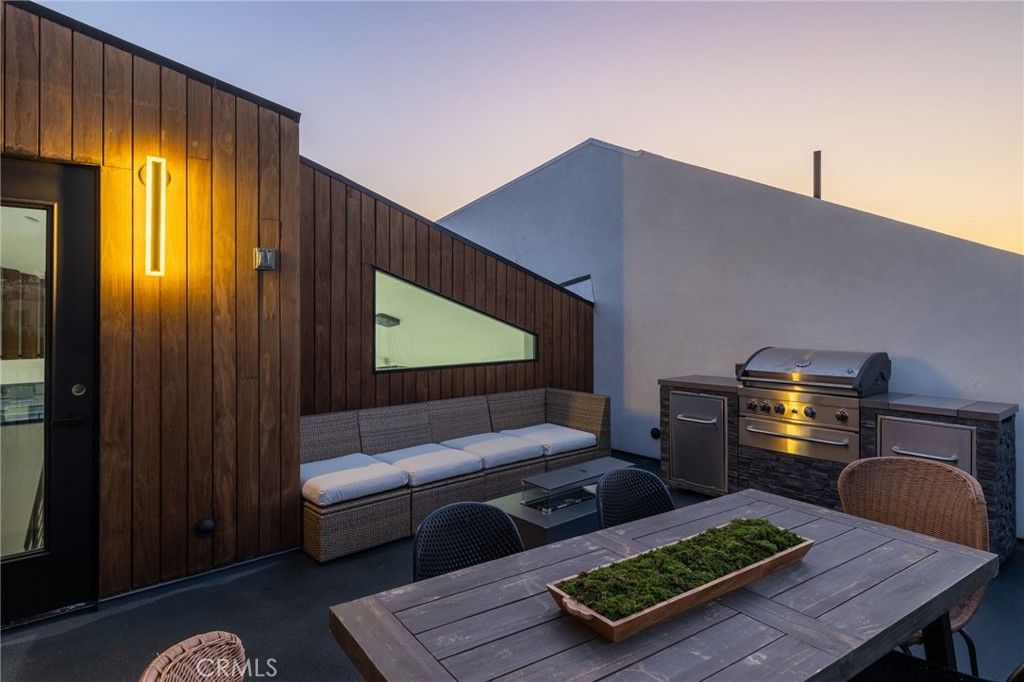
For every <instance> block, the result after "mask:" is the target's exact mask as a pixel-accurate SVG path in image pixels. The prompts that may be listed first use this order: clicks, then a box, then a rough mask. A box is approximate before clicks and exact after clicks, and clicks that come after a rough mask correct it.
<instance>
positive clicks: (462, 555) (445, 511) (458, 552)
mask: <svg viewBox="0 0 1024 682" xmlns="http://www.w3.org/2000/svg"><path fill="white" fill-rule="evenodd" d="M522 551H523V539H522V538H521V537H520V536H519V529H518V528H516V524H515V522H514V521H513V520H512V517H510V516H509V515H508V514H506V513H505V512H503V511H502V510H500V509H498V508H497V507H492V506H491V505H489V504H482V503H480V502H455V503H454V504H448V505H445V506H443V507H441V508H440V509H435V510H434V511H432V512H431V513H430V514H429V515H428V516H427V518H425V519H423V523H421V524H420V527H419V528H418V529H417V530H416V539H415V541H414V542H413V548H412V579H413V580H426V579H427V578H433V577H434V576H438V575H443V574H445V573H450V572H451V571H457V570H459V569H460V568H468V567H469V566H475V565H477V564H482V563H483V562H485V561H491V560H492V559H500V558H501V557H504V556H508V555H510V554H515V553H517V552H522Z"/></svg>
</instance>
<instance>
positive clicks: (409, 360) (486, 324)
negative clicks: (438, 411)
mask: <svg viewBox="0 0 1024 682" xmlns="http://www.w3.org/2000/svg"><path fill="white" fill-rule="evenodd" d="M374 284H375V291H374V319H373V323H374V326H373V328H374V346H375V366H376V369H377V370H378V371H388V370H400V369H411V368H420V367H450V366H457V365H478V364H484V363H494V362H522V361H526V360H536V359H537V335H536V334H532V333H530V332H528V331H526V330H525V329H520V328H519V327H516V326H514V325H511V324H508V323H507V322H502V321H501V320H499V319H497V318H494V317H491V316H490V315H487V314H485V313H482V312H480V311H478V310H473V309H472V308H469V307H467V306H465V305H463V304H461V303H458V302H457V301H453V300H452V299H450V298H445V297H444V296H441V295H440V294H436V293H434V292H432V291H428V290H426V289H424V288H422V287H419V286H417V285H415V284H413V283H411V282H407V281H406V280H404V279H401V278H400V277H395V276H394V275H390V274H388V273H386V272H384V271H382V270H377V271H376V275H375V280H374Z"/></svg>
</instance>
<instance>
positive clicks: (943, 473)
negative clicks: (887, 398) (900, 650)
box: [839, 457, 988, 677]
mask: <svg viewBox="0 0 1024 682" xmlns="http://www.w3.org/2000/svg"><path fill="white" fill-rule="evenodd" d="M839 498H840V500H842V503H843V511H845V512H846V513H847V514H853V515H854V516H860V517H862V518H866V519H872V520H874V521H879V522H881V523H886V524H889V525H891V526H898V527H900V528H905V529H906V530H911V531H914V532H917V533H923V534H925V535H931V536H932V537H936V538H940V539H942V540H948V541H950V542H956V543H959V544H961V545H967V546H969V547H974V548H975V549H982V550H986V551H987V550H988V516H987V512H986V507H985V495H984V493H983V492H982V491H981V485H980V484H979V483H978V481H976V480H975V479H974V477H972V476H971V475H970V474H966V473H964V472H963V471H960V470H959V469H956V468H954V467H951V466H948V465H946V464H941V463H939V462H931V461H928V460H923V459H912V458H910V457H872V458H868V459H860V460H857V461H856V462H853V463H852V464H849V465H847V466H846V468H844V469H843V471H842V473H841V474H840V475H839ZM984 595H985V588H984V587H982V588H981V589H980V590H978V591H977V592H975V593H974V594H972V595H970V596H969V597H967V598H966V599H964V600H962V601H960V602H959V603H957V604H956V605H955V606H954V607H953V608H952V609H951V610H950V612H949V622H950V626H951V627H952V630H953V632H959V633H960V634H961V635H962V636H963V638H964V641H965V642H966V643H967V653H968V656H969V657H970V660H971V674H973V675H974V676H975V677H977V676H978V654H977V650H976V649H975V647H974V641H973V640H972V639H971V638H970V637H969V636H968V635H967V633H966V632H964V630H963V627H964V625H966V624H967V622H968V621H969V620H970V619H971V618H972V617H973V616H974V614H975V613H976V612H977V610H978V606H979V605H980V604H981V599H982V597H983V596H984ZM921 641H922V637H921V633H920V632H918V633H917V634H915V635H914V636H913V637H911V638H910V639H909V640H907V641H906V642H904V643H903V645H902V646H903V647H904V650H905V651H906V647H908V646H910V645H912V644H920V643H921Z"/></svg>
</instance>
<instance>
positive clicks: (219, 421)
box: [211, 91, 238, 566]
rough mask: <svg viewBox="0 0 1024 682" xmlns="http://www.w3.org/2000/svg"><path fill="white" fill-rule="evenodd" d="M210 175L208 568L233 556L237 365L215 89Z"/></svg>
mask: <svg viewBox="0 0 1024 682" xmlns="http://www.w3.org/2000/svg"><path fill="white" fill-rule="evenodd" d="M211 141H212V149H211V162H212V166H211V168H212V173H213V254H212V260H213V517H214V519H216V521H217V529H216V532H215V533H214V535H213V565H214V566H224V565H226V564H230V563H232V562H234V561H235V559H236V557H237V550H236V547H237V531H236V523H235V519H236V516H235V514H236V513H237V506H236V498H237V495H238V461H237V439H236V434H237V426H238V414H237V411H236V409H235V408H236V404H237V402H238V382H237V377H238V367H237V362H236V347H235V343H236V339H235V319H236V318H235V286H236V283H235V264H236V262H237V254H236V253H235V243H236V242H235V98H234V97H232V96H231V95H229V94H227V93H224V92H220V91H214V92H213V107H212V121H211Z"/></svg>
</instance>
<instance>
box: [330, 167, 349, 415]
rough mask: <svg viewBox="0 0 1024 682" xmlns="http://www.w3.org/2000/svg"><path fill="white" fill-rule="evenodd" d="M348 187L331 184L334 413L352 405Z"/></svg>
mask: <svg viewBox="0 0 1024 682" xmlns="http://www.w3.org/2000/svg"><path fill="white" fill-rule="evenodd" d="M346 221H347V212H346V209H345V185H343V184H342V183H340V182H338V181H337V180H331V235H330V246H331V289H330V291H329V292H328V293H327V297H328V299H329V300H330V303H331V341H330V353H331V409H330V410H328V411H330V412H337V411H338V410H344V409H346V406H347V405H348V402H347V399H346V396H347V384H346V379H345V373H346V371H347V367H346V366H345V349H346V345H347V344H346V341H345V334H346V330H347V327H346V326H345V321H346V320H347V319H348V316H347V315H346V314H345V312H346V306H347V295H346V288H347V287H346V276H345V273H346V271H347V267H348V263H347V259H346V246H347V241H346V235H345V231H346V230H345V224H346Z"/></svg>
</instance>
